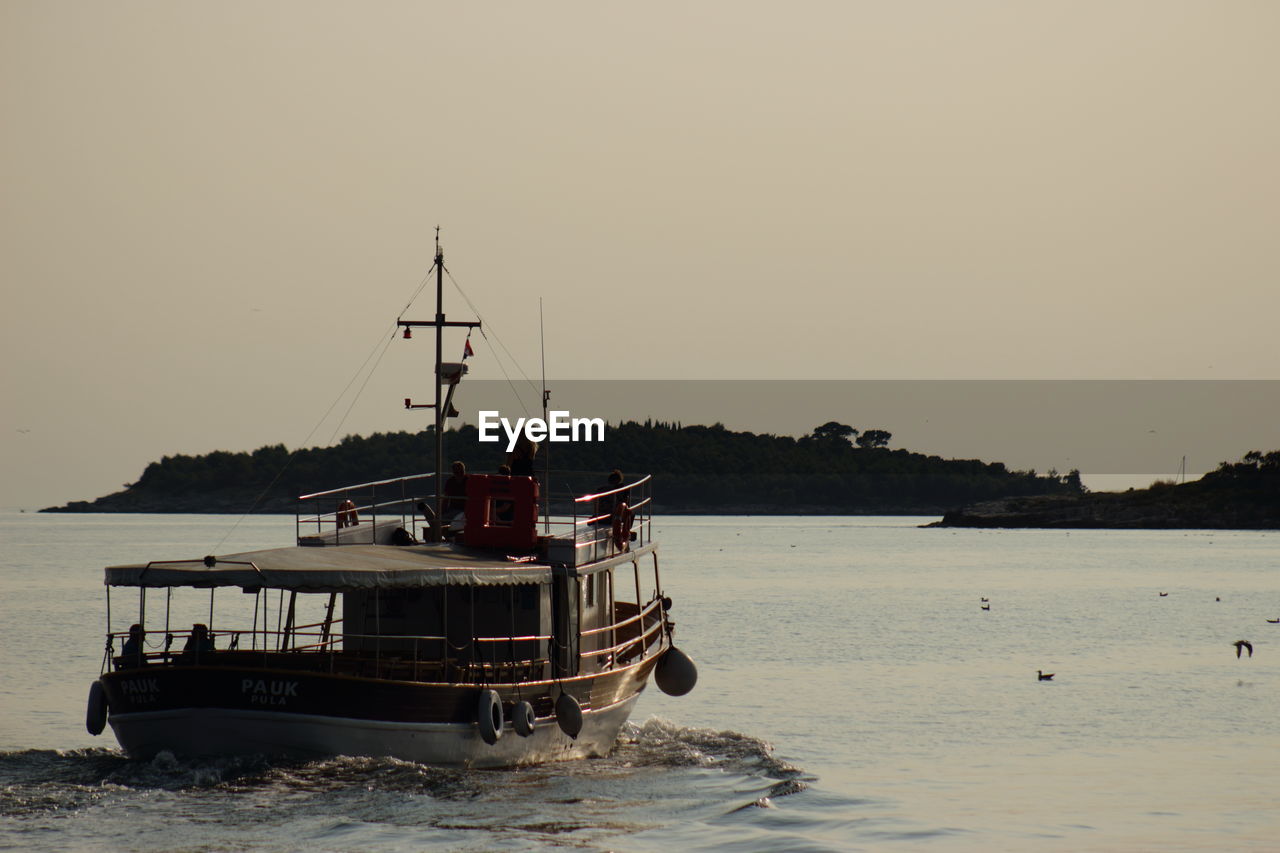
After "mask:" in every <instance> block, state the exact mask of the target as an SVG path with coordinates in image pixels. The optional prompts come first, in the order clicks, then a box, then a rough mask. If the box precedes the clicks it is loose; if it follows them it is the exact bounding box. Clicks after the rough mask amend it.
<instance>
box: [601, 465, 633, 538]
mask: <svg viewBox="0 0 1280 853" xmlns="http://www.w3.org/2000/svg"><path fill="white" fill-rule="evenodd" d="M622 479H623V478H622V472H621V471H619V470H618V469H617V468H614V469H613V470H612V471H610V472H609V477H608V479H607V480H606V481H605V485H604V488H603V489H602V490H601V491H605V492H613V490H614V489H616V488H618V487H619V486H621V485H622ZM626 503H631V490H630V489H623V490H622V491H620V492H614V493H613V494H611V495H603V496H602V497H599V498H597V499H596V515H597V516H604V518H601V519H600V520H599V521H597V522H596V524H599V525H609V524H613V513H614V510H616V509H617V507H618V504H626Z"/></svg>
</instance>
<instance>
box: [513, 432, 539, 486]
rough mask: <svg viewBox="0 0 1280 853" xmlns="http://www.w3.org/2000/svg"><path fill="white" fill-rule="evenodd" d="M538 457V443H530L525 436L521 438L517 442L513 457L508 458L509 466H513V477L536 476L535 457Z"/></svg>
mask: <svg viewBox="0 0 1280 853" xmlns="http://www.w3.org/2000/svg"><path fill="white" fill-rule="evenodd" d="M537 455H538V442H536V441H530V440H529V439H528V438H526V437H525V436H523V435H522V436H520V438H519V439H517V441H516V449H515V450H514V451H512V453H511V456H510V457H508V458H507V464H508V465H510V466H511V476H513V477H532V476H534V471H533V457H535V456H537Z"/></svg>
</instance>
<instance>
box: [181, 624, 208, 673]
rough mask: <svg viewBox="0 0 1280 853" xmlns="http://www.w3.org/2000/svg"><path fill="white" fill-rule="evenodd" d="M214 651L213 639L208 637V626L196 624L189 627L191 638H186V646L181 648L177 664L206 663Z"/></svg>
mask: <svg viewBox="0 0 1280 853" xmlns="http://www.w3.org/2000/svg"><path fill="white" fill-rule="evenodd" d="M214 651H215V648H214V645H213V638H212V637H210V636H209V626H208V625H203V624H201V623H199V622H197V623H196V624H195V625H192V626H191V636H190V637H187V644H186V645H185V646H183V647H182V654H181V655H179V656H178V663H200V662H201V661H205V662H207V661H208V659H209V656H210V655H211V654H213V652H214Z"/></svg>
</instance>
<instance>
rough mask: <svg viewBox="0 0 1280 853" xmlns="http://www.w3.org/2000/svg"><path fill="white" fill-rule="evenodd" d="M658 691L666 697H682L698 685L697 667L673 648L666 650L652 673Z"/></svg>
mask: <svg viewBox="0 0 1280 853" xmlns="http://www.w3.org/2000/svg"><path fill="white" fill-rule="evenodd" d="M653 679H654V681H656V682H657V683H658V689H659V690H661V691H662V692H663V693H665V694H667V695H668V696H683V695H684V694H686V693H688V692H689V691H690V690H692V689H693V686H694V685H695V684H697V683H698V667H697V666H695V665H694V663H693V660H692V659H691V658H690V657H689V656H688V655H686V654H685V653H684V652H682V651H680V650H679V649H677V648H676V647H675V646H672V647H671V648H669V649H667V651H666V653H665V654H663V656H662V660H660V661H658V668H657V670H656V671H655V672H654V676H653Z"/></svg>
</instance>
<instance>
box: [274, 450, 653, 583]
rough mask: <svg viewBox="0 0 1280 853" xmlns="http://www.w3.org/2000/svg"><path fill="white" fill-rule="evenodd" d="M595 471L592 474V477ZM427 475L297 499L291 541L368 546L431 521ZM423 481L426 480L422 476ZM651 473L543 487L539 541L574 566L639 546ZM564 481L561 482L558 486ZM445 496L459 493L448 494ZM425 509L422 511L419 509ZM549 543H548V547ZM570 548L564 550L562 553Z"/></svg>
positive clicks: (647, 526) (649, 526) (649, 521)
mask: <svg viewBox="0 0 1280 853" xmlns="http://www.w3.org/2000/svg"><path fill="white" fill-rule="evenodd" d="M581 476H582V473H581V472H551V473H550V474H540V475H539V479H540V480H541V479H549V480H550V481H551V482H553V483H559V482H564V481H565V480H566V479H574V478H578V479H580V478H581ZM596 476H598V475H596ZM434 480H435V474H433V473H432V474H415V475H412V476H408V477H396V478H392V479H388V480H376V481H374V482H370V483H360V484H358V485H354V486H344V487H342V488H338V489H329V490H327V491H323V492H314V493H312V494H307V495H302V496H300V497H299V498H298V509H297V511H296V513H295V525H296V533H297V541H298V543H299V544H303V545H306V544H324V545H344V544H373V543H375V542H379V543H380V542H383V540H387V541H390V540H389V536H390V534H391V530H392V529H394V528H393V525H394V526H398V527H400V528H403V529H404V530H405V531H406V532H408V533H409V534H411V535H412V534H413V533H414V532H415V530H416V529H417V528H418V526H419V525H421V526H422V527H423V528H425V527H427V526H428V525H430V523H431V516H432V515H433V514H434V509H433V507H434V505H435V500H436V489H435V483H434ZM428 481H430V482H428ZM652 484H653V477H652V475H648V474H646V475H645V476H643V477H641V478H639V479H637V480H633V481H631V482H629V483H624V484H623V485H620V486H618V487H616V488H613V489H608V490H606V491H602V492H594V493H591V494H580V493H577V492H575V491H573V490H572V486H570V487H569V490H567V491H566V490H563V489H549V488H545V486H544V488H543V490H542V497H541V501H542V503H543V507H542V513H541V520H540V521H539V522H538V524H539V526H540V527H541V528H542V532H543V534H544V535H543V537H542V538H543V539H544V540H552V541H553V542H555V543H557V545H558V549H557V550H556V553H557V554H558V555H561V558H560V559H553V558H550V556H549V559H552V561H553V562H568V563H571V564H573V565H581V564H584V563H588V562H593V561H596V560H601V559H606V558H608V557H612V556H614V555H616V554H619V553H624V552H626V551H628V550H631V548H632V546H633V545H634V546H635V547H643V546H644V545H647V544H649V543H651V542H652V541H653V498H652ZM566 485H567V484H566ZM449 499H450V500H454V501H465V498H462V497H458V496H450V497H449ZM622 503H625V504H626V505H627V508H628V510H629V518H625V519H623V520H622V521H621V523H619V520H618V518H617V516H616V515H615V513H616V511H617V507H618V505H619V504H622ZM424 508H425V509H424ZM547 547H549V548H555V547H556V546H550V545H548V546H547ZM570 551H571V552H572V556H570V557H565V556H563V555H566V554H569V552H570Z"/></svg>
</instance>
